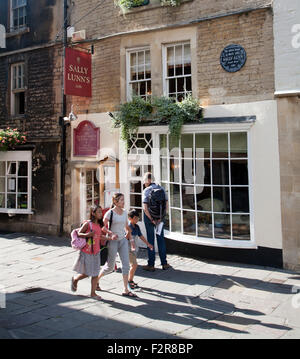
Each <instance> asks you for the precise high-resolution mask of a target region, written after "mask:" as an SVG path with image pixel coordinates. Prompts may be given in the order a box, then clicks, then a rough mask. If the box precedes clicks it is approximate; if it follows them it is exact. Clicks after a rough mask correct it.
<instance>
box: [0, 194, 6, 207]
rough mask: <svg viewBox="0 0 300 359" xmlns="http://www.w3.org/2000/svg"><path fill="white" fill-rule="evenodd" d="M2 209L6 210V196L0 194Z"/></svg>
mask: <svg viewBox="0 0 300 359" xmlns="http://www.w3.org/2000/svg"><path fill="white" fill-rule="evenodd" d="M0 208H5V194H4V193H0Z"/></svg>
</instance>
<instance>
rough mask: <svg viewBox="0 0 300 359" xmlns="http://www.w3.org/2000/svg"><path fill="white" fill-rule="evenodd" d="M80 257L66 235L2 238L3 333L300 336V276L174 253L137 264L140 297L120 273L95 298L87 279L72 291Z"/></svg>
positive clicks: (116, 336)
mask: <svg viewBox="0 0 300 359" xmlns="http://www.w3.org/2000/svg"><path fill="white" fill-rule="evenodd" d="M75 257H76V252H74V250H72V248H71V247H70V245H69V240H68V239H66V238H65V239H62V238H54V237H46V236H36V235H24V234H21V233H14V234H6V235H5V234H1V235H0V306H2V307H4V306H5V307H6V308H2V309H0V338H2V339H3V338H88V339H93V338H99V339H101V338H105V339H109V338H113V339H121V338H127V339H137V338H151V339H163V338H166V339H176V338H177V339H178V338H179V339H200V338H271V339H272V338H274V339H275V338H300V298H299V296H300V274H299V273H295V272H289V271H285V270H279V269H274V268H269V267H259V266H251V265H244V264H237V263H229V262H216V261H211V260H195V259H190V258H183V257H179V256H176V255H169V256H168V261H169V263H170V264H171V265H172V267H173V268H172V269H169V270H162V269H161V266H158V265H159V260H158V258H157V261H156V265H157V268H156V271H155V272H153V273H149V272H145V271H143V270H142V269H141V268H139V269H138V270H137V274H136V277H135V281H136V282H138V284H139V286H140V289H139V290H136V293H137V294H138V296H139V298H138V299H132V298H126V297H123V296H122V295H121V293H122V275H121V274H120V273H118V272H116V273H112V274H110V275H108V276H106V277H104V278H103V280H102V282H101V287H102V289H103V291H102V292H101V293H100V294H101V296H102V298H103V301H102V302H98V301H96V300H94V299H92V298H89V297H88V294H89V293H90V280H89V279H85V280H83V281H81V282H79V285H78V291H77V292H76V293H75V294H74V293H72V292H71V291H70V279H71V276H72V274H73V272H72V265H73V262H74V259H75ZM139 264H140V265H143V264H146V251H145V250H143V249H142V250H141V251H140V252H139ZM297 290H299V295H298V294H297ZM1 304H2V305H1Z"/></svg>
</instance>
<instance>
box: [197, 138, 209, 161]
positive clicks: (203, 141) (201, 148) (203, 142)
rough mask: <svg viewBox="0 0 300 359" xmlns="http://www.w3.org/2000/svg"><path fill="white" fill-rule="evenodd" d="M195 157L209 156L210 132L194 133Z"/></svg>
mask: <svg viewBox="0 0 300 359" xmlns="http://www.w3.org/2000/svg"><path fill="white" fill-rule="evenodd" d="M195 142H196V143H195V146H196V158H209V157H210V134H209V133H204V134H196V137H195Z"/></svg>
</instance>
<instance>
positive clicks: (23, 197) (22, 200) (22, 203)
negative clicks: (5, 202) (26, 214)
mask: <svg viewBox="0 0 300 359" xmlns="http://www.w3.org/2000/svg"><path fill="white" fill-rule="evenodd" d="M18 208H19V209H27V208H28V205H27V194H19V195H18Z"/></svg>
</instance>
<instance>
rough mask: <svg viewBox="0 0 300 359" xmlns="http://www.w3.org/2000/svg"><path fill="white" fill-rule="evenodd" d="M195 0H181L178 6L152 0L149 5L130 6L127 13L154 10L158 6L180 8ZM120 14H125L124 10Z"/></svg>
mask: <svg viewBox="0 0 300 359" xmlns="http://www.w3.org/2000/svg"><path fill="white" fill-rule="evenodd" d="M192 1H193V0H181V3H180V5H178V6H165V5H161V2H160V0H150V3H149V4H147V5H141V6H137V7H133V8H130V9H128V10H127V11H126V13H125V14H126V15H127V14H135V13H138V12H142V11H149V10H153V9H157V8H168V9H169V8H172V9H174V8H175V9H177V8H179V7H180V6H181V5H182V4H184V3H186V2H192ZM119 15H124V14H123V12H122V11H121V10H120V13H119Z"/></svg>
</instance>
